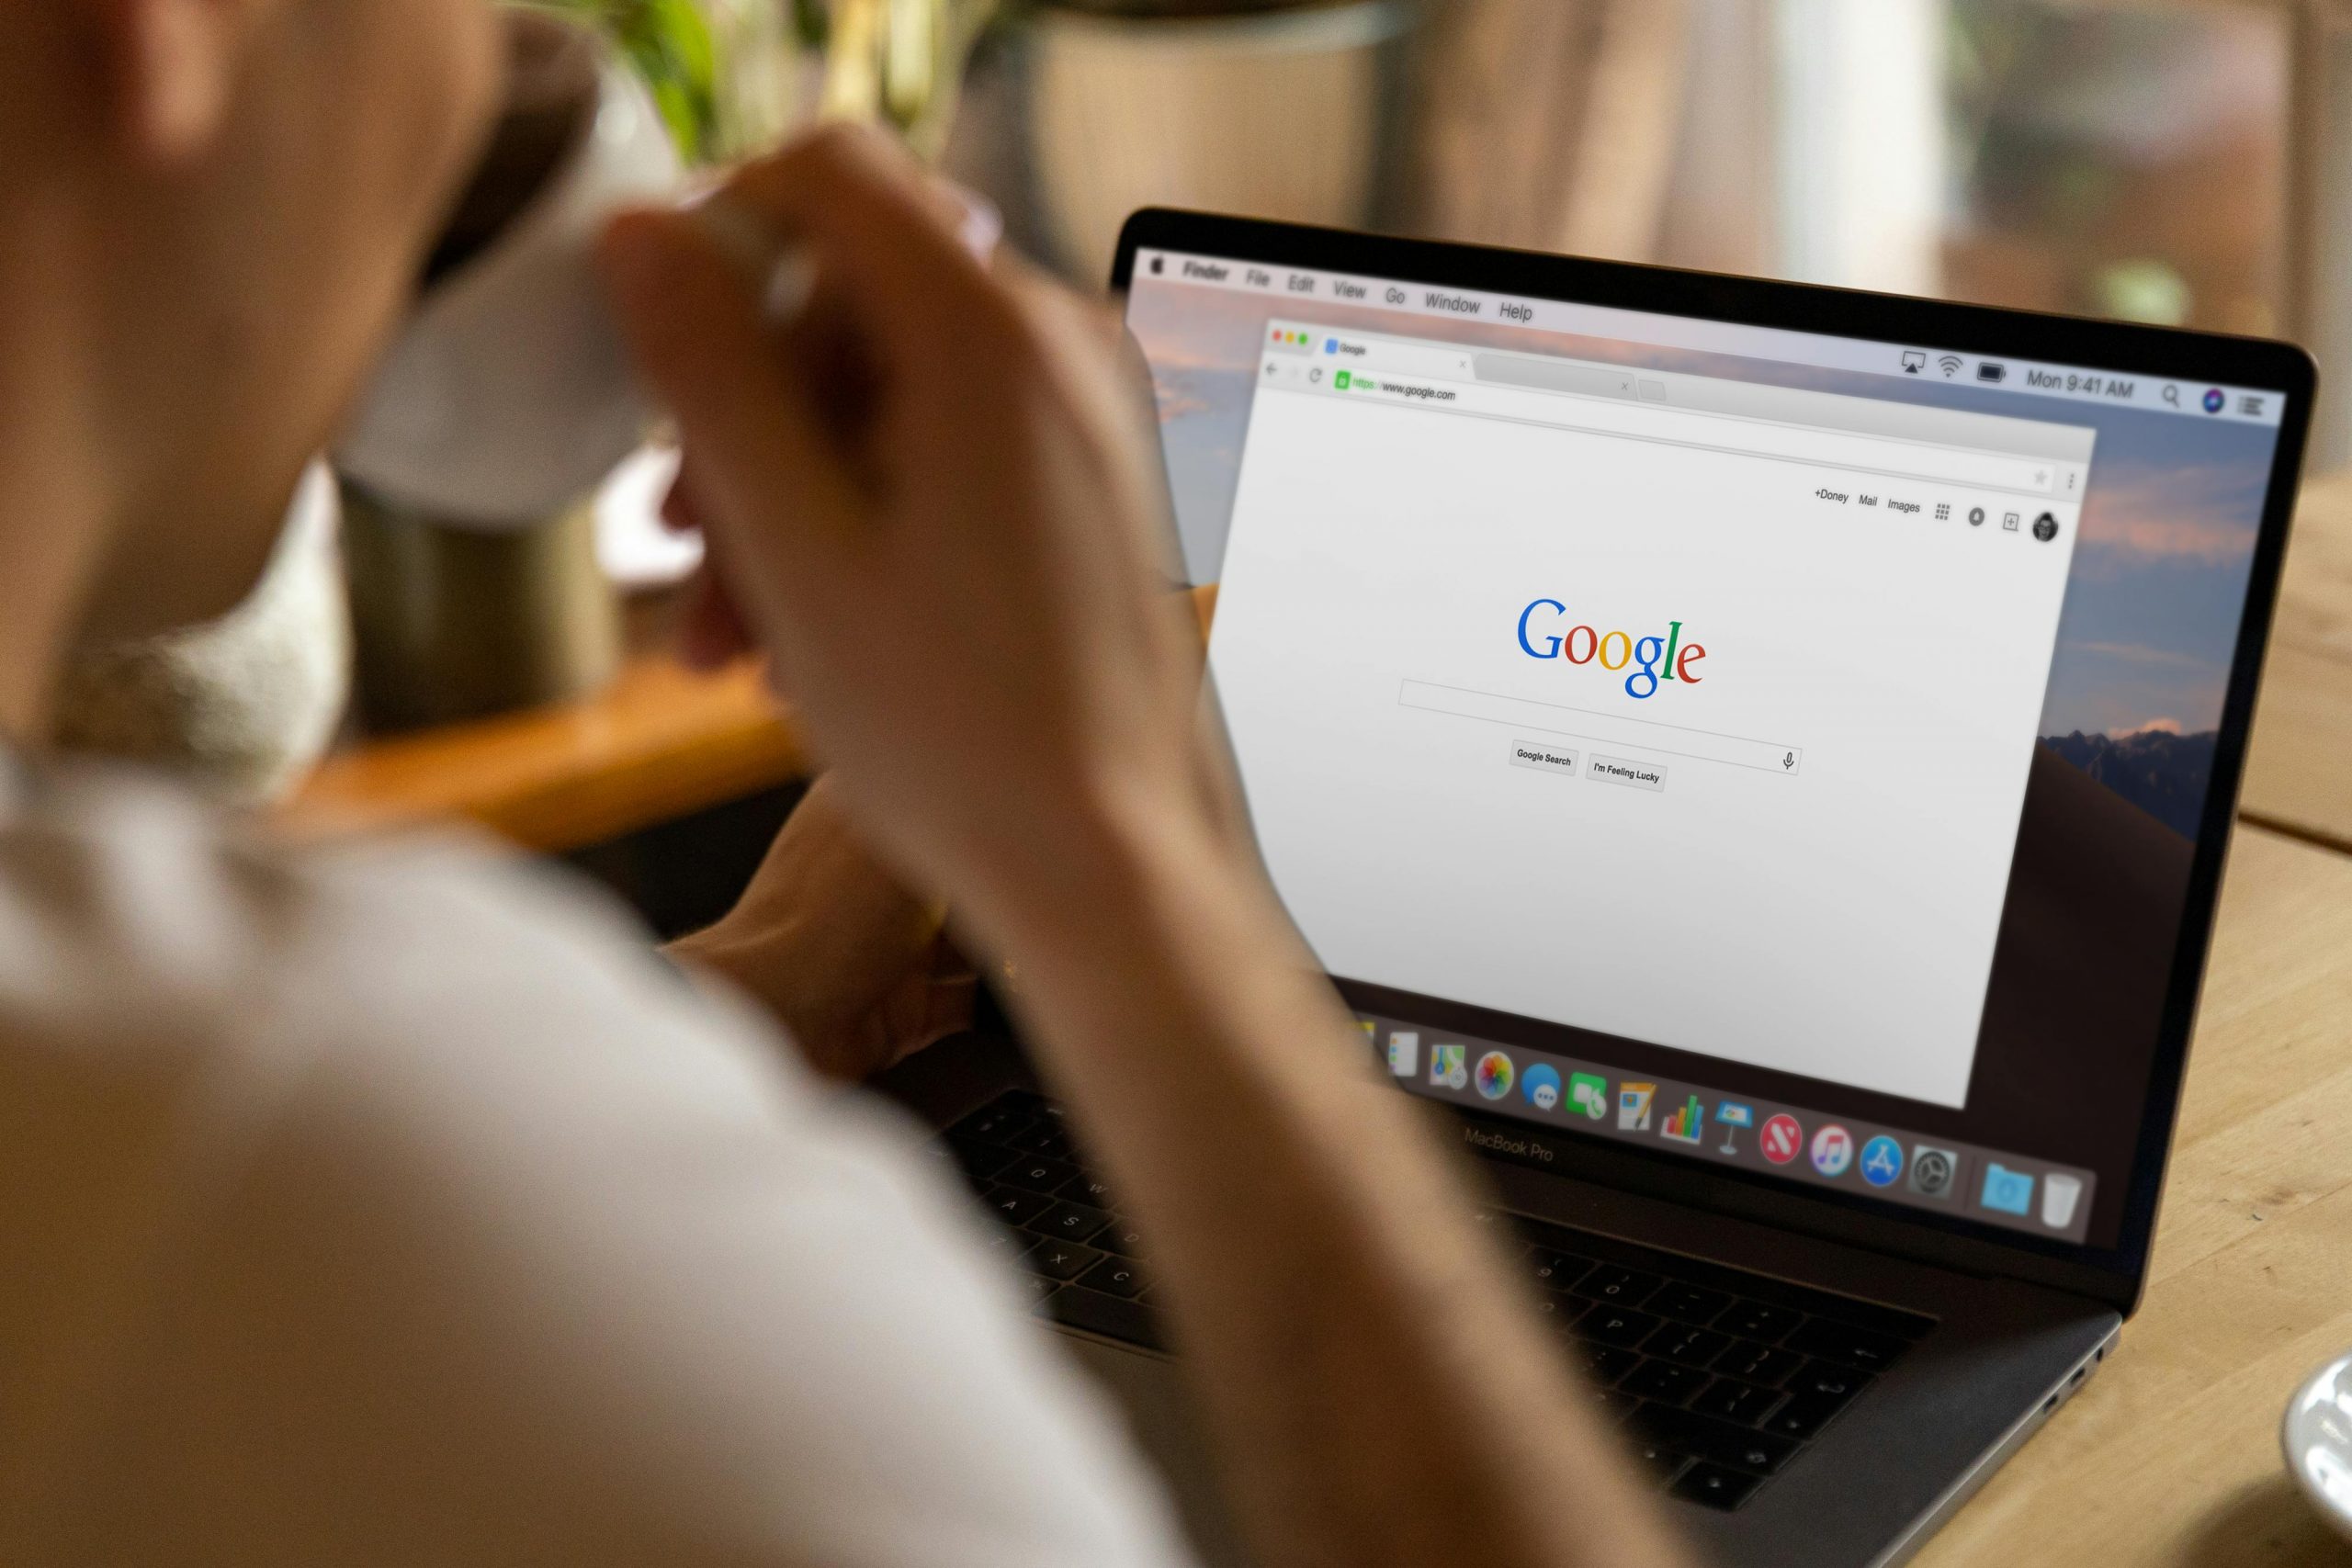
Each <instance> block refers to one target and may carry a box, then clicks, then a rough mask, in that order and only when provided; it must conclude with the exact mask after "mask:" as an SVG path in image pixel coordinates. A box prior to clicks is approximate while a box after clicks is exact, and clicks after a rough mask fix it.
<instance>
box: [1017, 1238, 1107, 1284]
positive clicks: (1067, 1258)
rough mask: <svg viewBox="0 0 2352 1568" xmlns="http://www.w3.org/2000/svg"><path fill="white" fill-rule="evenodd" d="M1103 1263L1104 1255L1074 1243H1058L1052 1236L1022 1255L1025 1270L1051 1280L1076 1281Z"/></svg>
mask: <svg viewBox="0 0 2352 1568" xmlns="http://www.w3.org/2000/svg"><path fill="white" fill-rule="evenodd" d="M1102 1261H1103V1255H1102V1254H1101V1253H1099V1252H1097V1251H1095V1250H1094V1249H1093V1248H1092V1247H1080V1246H1079V1245H1078V1243H1076V1242H1074V1241H1056V1240H1055V1239H1054V1238H1053V1237H1051V1236H1047V1237H1046V1238H1045V1239H1044V1240H1042V1241H1040V1242H1039V1243H1038V1244H1037V1245H1036V1246H1035V1247H1031V1248H1030V1249H1029V1250H1028V1251H1027V1252H1024V1253H1023V1254H1022V1255H1021V1262H1022V1265H1023V1267H1024V1268H1026V1269H1029V1270H1030V1271H1031V1272H1032V1273H1036V1274H1043V1275H1045V1276H1046V1278H1047V1279H1050V1280H1075V1279H1077V1278H1078V1277H1079V1276H1080V1274H1083V1273H1085V1272H1086V1271H1087V1270H1088V1269H1091V1268H1093V1267H1094V1266H1095V1265H1096V1264H1097V1263H1100V1262H1102Z"/></svg>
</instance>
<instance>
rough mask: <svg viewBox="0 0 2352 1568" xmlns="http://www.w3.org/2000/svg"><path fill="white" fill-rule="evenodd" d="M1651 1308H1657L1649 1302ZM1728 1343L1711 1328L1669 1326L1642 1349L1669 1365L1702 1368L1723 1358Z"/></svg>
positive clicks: (1660, 1330) (1681, 1325)
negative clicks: (1678, 1364) (1667, 1361)
mask: <svg viewBox="0 0 2352 1568" xmlns="http://www.w3.org/2000/svg"><path fill="white" fill-rule="evenodd" d="M1651 1304H1653V1305H1655V1304H1657V1302H1656V1298H1655V1297H1653V1298H1652V1302H1651ZM1730 1343H1731V1336H1730V1335H1728V1334H1718V1333H1716V1332H1715V1331H1714V1330H1713V1329H1712V1328H1692V1327H1691V1326H1690V1325H1687V1324H1680V1323H1669V1324H1668V1325H1666V1326H1665V1327H1664V1328H1661V1329H1659V1330H1658V1331H1657V1333H1656V1334H1653V1335H1651V1336H1650V1337H1649V1338H1647V1339H1646V1340H1645V1341H1643V1343H1642V1348H1643V1349H1644V1350H1645V1351H1646V1352H1647V1353H1649V1354H1650V1355H1653V1356H1663V1357H1665V1358H1666V1359H1668V1360H1669V1361H1679V1362H1681V1363H1682V1364H1683V1365H1684V1366H1686V1367H1703V1366H1705V1365H1706V1364H1707V1363H1708V1362H1710V1361H1712V1360H1713V1359H1715V1358H1716V1357H1717V1356H1719V1355H1721V1354H1723V1352H1724V1347H1725V1346H1727V1345H1729V1344H1730Z"/></svg>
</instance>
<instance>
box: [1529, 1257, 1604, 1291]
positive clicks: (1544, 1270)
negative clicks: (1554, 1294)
mask: <svg viewBox="0 0 2352 1568" xmlns="http://www.w3.org/2000/svg"><path fill="white" fill-rule="evenodd" d="M1527 1271H1528V1272H1529V1273H1530V1274H1532V1276H1534V1279H1535V1282H1536V1283H1537V1284H1539V1285H1541V1286H1543V1287H1544V1289H1545V1290H1547V1291H1565V1290H1566V1289H1567V1288H1568V1287H1569V1286H1570V1285H1573V1284H1575V1283H1576V1282H1577V1280H1581V1279H1583V1278H1584V1277H1585V1276H1586V1275H1587V1274H1589V1273H1591V1272H1592V1259H1591V1258H1578V1257H1577V1256H1576V1255H1575V1254H1574V1253H1569V1252H1554V1251H1553V1250H1551V1249H1550V1248H1549V1247H1533V1248H1531V1249H1530V1250H1529V1252H1528V1254H1527Z"/></svg>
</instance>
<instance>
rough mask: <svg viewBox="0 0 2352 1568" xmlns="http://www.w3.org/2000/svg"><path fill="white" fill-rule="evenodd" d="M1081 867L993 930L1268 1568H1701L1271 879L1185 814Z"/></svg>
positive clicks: (1000, 918) (1011, 908) (1015, 905)
mask: <svg viewBox="0 0 2352 1568" xmlns="http://www.w3.org/2000/svg"><path fill="white" fill-rule="evenodd" d="M1083 858H1084V859H1085V860H1087V861H1088V862H1090V863H1095V864H1100V865H1103V866H1106V867H1109V868H1110V869H1109V870H1107V871H1106V872H1104V873H1103V880H1102V881H1100V882H1099V883H1093V884H1091V885H1088V886H1064V887H1062V888H1060V889H1057V891H1056V893H1055V894H1054V895H1053V896H1052V897H1049V898H1035V899H1032V900H1031V901H1029V903H1028V904H1027V905H1026V906H1025V907H1023V905H1021V904H1020V903H1019V902H1018V901H1008V904H1007V906H1006V907H1005V908H1003V909H1002V910H1001V913H999V914H998V915H997V916H996V917H995V918H993V919H991V921H990V923H991V924H994V925H996V926H998V927H999V930H1000V934H1001V938H1002V940H1003V942H1004V945H1005V947H1006V950H1007V953H1008V956H1011V957H1012V958H1013V959H1014V961H1015V963H1016V964H1018V969H1019V975H1020V987H1019V994H1020V1000H1019V1005H1020V1007H1021V1009H1022V1010H1023V1013H1024V1014H1025V1015H1026V1018H1027V1021H1028V1022H1029V1024H1030V1026H1031V1029H1032V1032H1033V1033H1034V1034H1035V1037H1036V1039H1037V1041H1038V1043H1039V1045H1040V1047H1041V1049H1042V1050H1043V1051H1044V1052H1045V1054H1046V1056H1047V1058H1048V1060H1049V1062H1050V1065H1051V1067H1052V1070H1053V1075H1054V1077H1056V1079H1057V1086H1058V1087H1059V1089H1061V1091H1062V1092H1063V1093H1065V1094H1066V1095H1067V1096H1068V1098H1069V1100H1070V1101H1071V1103H1072V1105H1073V1107H1074V1109H1075V1111H1076V1112H1077V1115H1078V1119H1079V1121H1080V1124H1081V1125H1082V1126H1083V1127H1084V1128H1085V1130H1086V1135H1087V1137H1088V1138H1089V1140H1090V1142H1091V1144H1092V1145H1094V1146H1095V1157H1097V1158H1098V1159H1099V1160H1100V1161H1101V1162H1102V1163H1103V1166H1104V1167H1105V1168H1107V1171H1108V1174H1109V1175H1110V1176H1111V1178H1112V1179H1113V1181H1114V1184H1116V1185H1117V1186H1118V1187H1119V1188H1120V1190H1122V1191H1123V1192H1124V1193H1125V1199H1124V1202H1125V1204H1126V1205H1127V1206H1129V1207H1130V1208H1131V1209H1132V1210H1133V1211H1134V1212H1135V1213H1136V1215H1137V1216H1138V1217H1139V1219H1140V1220H1141V1221H1142V1223H1143V1224H1144V1226H1145V1228H1146V1229H1147V1231H1148V1235H1150V1237H1151V1247H1152V1258H1151V1263H1152V1266H1153V1268H1154V1270H1155V1272H1156V1274H1157V1276H1158V1277H1159V1280H1161V1281H1162V1293H1163V1294H1164V1295H1165V1296H1166V1297H1167V1298H1168V1299H1169V1301H1170V1303H1171V1304H1172V1308H1173V1311H1174V1314H1175V1316H1176V1320H1177V1324H1178V1329H1179V1336H1180V1338H1181V1340H1182V1349H1183V1354H1184V1356H1185V1359H1186V1360H1187V1362H1188V1364H1189V1366H1190V1367H1191V1369H1192V1371H1193V1374H1194V1378H1195V1382H1196V1386H1197V1388H1198V1390H1199V1392H1200V1393H1201V1396H1202V1398H1203V1402H1204V1406H1205V1411H1206V1414H1207V1416H1208V1417H1209V1419H1210V1420H1211V1422H1212V1423H1213V1425H1214V1427H1216V1432H1217V1435H1218V1437H1219V1438H1220V1439H1221V1443H1222V1446H1223V1449H1224V1451H1225V1454H1226V1460H1227V1463H1226V1469H1227V1475H1228V1477H1229V1478H1230V1483H1231V1485H1232V1487H1233V1489H1234V1493H1235V1495H1236V1497H1237V1499H1238V1501H1239V1502H1240V1503H1241V1505H1242V1506H1243V1508H1244V1510H1245V1512H1246V1513H1247V1514H1248V1515H1249V1516H1250V1517H1251V1519H1252V1522H1253V1524H1254V1525H1255V1526H1256V1530H1255V1533H1256V1537H1257V1539H1258V1540H1259V1541H1260V1542H1261V1546H1264V1547H1266V1548H1269V1549H1270V1551H1269V1555H1270V1557H1271V1558H1272V1560H1274V1561H1279V1562H1334V1563H1339V1562H1345V1563H1351V1564H1353V1563H1378V1562H1397V1563H1408V1562H1409V1563H1426V1562H1448V1561H1451V1562H1481V1563H1485V1564H1490V1565H1498V1568H1499V1565H1504V1564H1531V1565H1532V1564H1544V1565H1545V1568H1560V1565H1563V1564H1580V1563H1596V1564H1597V1563H1600V1562H1609V1563H1611V1564H1652V1563H1667V1562H1675V1561H1678V1560H1679V1559H1678V1554H1677V1552H1676V1551H1675V1550H1674V1549H1673V1548H1672V1547H1671V1546H1670V1545H1669V1543H1668V1537H1667V1535H1666V1533H1665V1531H1664V1529H1663V1528H1662V1527H1661V1526H1660V1525H1659V1524H1658V1523H1657V1516H1656V1512H1655V1509H1654V1508H1653V1506H1651V1504H1650V1503H1649V1502H1648V1501H1647V1499H1646V1498H1645V1497H1644V1496H1643V1495H1640V1494H1639V1493H1637V1492H1636V1491H1635V1490H1634V1487H1633V1486H1632V1484H1631V1483H1630V1481H1629V1479H1628V1477H1627V1476H1626V1475H1625V1473H1623V1471H1622V1470H1621V1468H1620V1464H1621V1461H1619V1460H1618V1459H1617V1457H1616V1456H1615V1455H1614V1453H1613V1452H1611V1448H1610V1445H1609V1444H1608V1442H1607V1440H1606V1438H1604V1435H1603V1434H1602V1432H1601V1431H1600V1429H1599V1427H1598V1425H1597V1423H1596V1422H1595V1421H1594V1420H1593V1419H1592V1418H1591V1416H1589V1404H1588V1403H1587V1402H1585V1401H1584V1400H1582V1399H1581V1398H1579V1397H1578V1395H1577V1390H1576V1389H1575V1387H1574V1385H1573V1383H1572V1382H1571V1379H1570V1375H1569V1373H1568V1371H1566V1367H1565V1365H1564V1362H1563V1359H1562V1357H1561V1355H1560V1352H1559V1349H1558V1348H1557V1346H1556V1344H1555V1341H1554V1339H1553V1337H1552V1336H1551V1335H1550V1333H1549V1332H1548V1331H1547V1330H1546V1329H1545V1328H1544V1325H1542V1324H1541V1322H1540V1320H1539V1319H1538V1318H1537V1317H1536V1316H1535V1314H1533V1313H1532V1310H1530V1309H1529V1307H1528V1306H1527V1305H1526V1304H1525V1303H1523V1302H1522V1301H1521V1299H1520V1298H1519V1296H1518V1294H1517V1293H1516V1292H1514V1291H1513V1289H1512V1288H1511V1287H1510V1282H1509V1279H1508V1276H1507V1275H1506V1273H1505V1272H1504V1271H1503V1269H1502V1268H1501V1267H1500V1264H1499V1260H1498V1258H1497V1257H1496V1256H1495V1255H1494V1252H1493V1249H1492V1247H1491V1244H1490V1243H1489V1242H1488V1241H1487V1238H1486V1236H1485V1235H1484V1234H1483V1230H1482V1227H1478V1226H1476V1225H1474V1224H1472V1223H1471V1222H1470V1218H1469V1215H1470V1211H1471V1196H1470V1193H1471V1189H1470V1185H1469V1182H1468V1181H1467V1180H1466V1179H1465V1177H1464V1172H1463V1171H1462V1170H1461V1169H1460V1168H1457V1166H1456V1164H1455V1162H1454V1160H1453V1158H1452V1157H1450V1156H1448V1155H1447V1154H1446V1152H1445V1151H1444V1149H1443V1148H1442V1145H1440V1144H1438V1142H1437V1141H1436V1140H1435V1139H1433V1138H1432V1137H1430V1134H1429V1132H1428V1130H1427V1128H1426V1127H1424V1126H1422V1125H1420V1124H1419V1117H1420V1112H1419V1110H1418V1109H1417V1108H1416V1107H1415V1106H1414V1105H1413V1104H1412V1102H1411V1101H1409V1100H1407V1099H1405V1097H1403V1096H1401V1095H1398V1094H1397V1093H1396V1092H1395V1090H1394V1089H1391V1088H1389V1087H1387V1086H1386V1085H1385V1084H1384V1083H1383V1082H1382V1081H1381V1080H1380V1079H1379V1077H1377V1075H1376V1074H1375V1073H1374V1071H1373V1070H1372V1067H1371V1064H1370V1062H1369V1061H1368V1059H1367V1057H1366V1055H1365V1053H1364V1052H1363V1050H1362V1048H1361V1046H1360V1044H1359V1043H1357V1041H1356V1039H1355V1036H1354V1032H1353V1031H1352V1029H1351V1028H1350V1027H1349V1023H1348V1020H1347V1018H1346V1016H1345V1014H1344V1013H1343V1012H1342V1011H1341V1010H1340V1007H1339V1004H1338V1002H1337V999H1336V998H1334V997H1333V995H1332V994H1331V991H1330V988H1329V985H1328V984H1327V983H1326V982H1324V981H1323V980H1322V979H1321V978H1320V976H1317V974H1316V973H1315V972H1314V969H1313V965H1312V961H1311V959H1310V956H1309V955H1308V953H1306V950H1305V948H1304V946H1303V945H1302V944H1301V943H1300V942H1298V940H1297V938H1296V936H1295V934H1294V933H1293V931H1291V929H1290V927H1289V925H1288V922H1287V920H1286V919H1284V917H1283V915H1282V913H1281V911H1280V910H1279V908H1277V907H1276V906H1275V905H1274V903H1273V900H1272V895H1271V893H1270V891H1268V890H1267V889H1266V887H1265V886H1264V883H1263V880H1262V877H1261V875H1260V874H1257V873H1256V872H1255V870H1254V869H1253V868H1252V867H1250V865H1248V864H1247V863H1245V862H1243V861H1242V860H1241V859H1240V858H1239V857H1238V856H1235V855H1233V854H1231V853H1230V852H1228V851H1227V850H1226V849H1225V848H1224V847H1223V846H1221V845H1217V844H1215V843H1212V842H1209V841H1207V836H1206V835H1205V833H1204V834H1201V835H1198V836H1193V835H1191V834H1190V833H1189V830H1188V829H1182V828H1179V827H1171V826H1168V825H1167V824H1166V819H1164V818H1163V819H1162V821H1161V823H1160V824H1159V825H1156V826H1155V827H1154V828H1152V829H1148V830H1146V831H1144V832H1141V833H1138V834H1136V835H1135V836H1134V837H1133V840H1132V841H1130V842H1127V843H1122V844H1119V845H1116V846H1114V847H1113V848H1112V850H1111V851H1110V852H1108V853H1105V854H1103V855H1099V856H1096V855H1088V856H1085V857H1083ZM1433 1477H1436V1478H1441V1479H1440V1480H1438V1481H1437V1483H1434V1484H1433V1483H1432V1478H1433ZM1602 1520H1606V1521H1608V1522H1607V1526H1606V1528H1596V1526H1597V1523H1598V1522H1599V1521H1602Z"/></svg>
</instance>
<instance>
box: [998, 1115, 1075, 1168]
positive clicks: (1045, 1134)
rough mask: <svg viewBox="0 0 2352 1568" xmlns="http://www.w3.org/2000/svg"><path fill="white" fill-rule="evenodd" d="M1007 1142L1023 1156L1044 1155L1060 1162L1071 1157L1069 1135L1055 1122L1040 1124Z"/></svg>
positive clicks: (1008, 1139)
mask: <svg viewBox="0 0 2352 1568" xmlns="http://www.w3.org/2000/svg"><path fill="white" fill-rule="evenodd" d="M1005 1142H1006V1143H1007V1144H1009V1145H1012V1147H1014V1148H1016V1149H1019V1150H1021V1151H1022V1152H1023V1154H1032V1155H1043V1156H1046V1158H1047V1159H1058V1160H1067V1159H1069V1157H1070V1147H1069V1134H1068V1133H1065V1132H1064V1131H1062V1129H1061V1127H1060V1126H1059V1125H1058V1124H1057V1123H1054V1122H1043V1123H1040V1124H1039V1125H1037V1126H1035V1127H1032V1128H1030V1129H1028V1130H1027V1131H1026V1132H1023V1133H1021V1134H1016V1135H1015V1136H1013V1137H1011V1138H1007V1139H1006V1140H1005Z"/></svg>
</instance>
